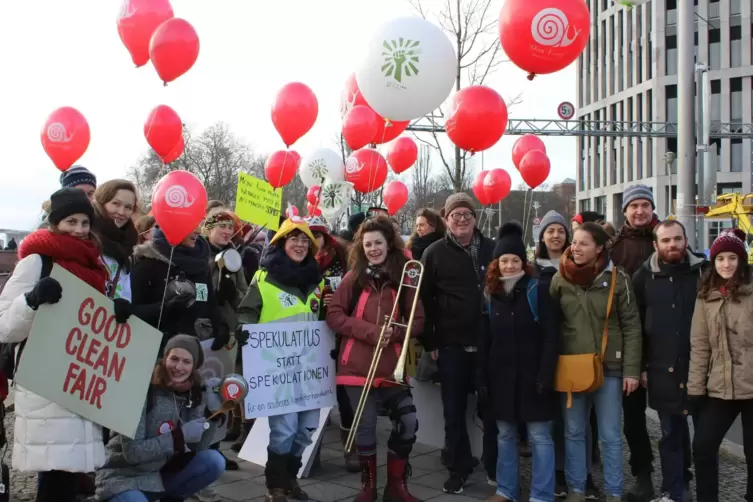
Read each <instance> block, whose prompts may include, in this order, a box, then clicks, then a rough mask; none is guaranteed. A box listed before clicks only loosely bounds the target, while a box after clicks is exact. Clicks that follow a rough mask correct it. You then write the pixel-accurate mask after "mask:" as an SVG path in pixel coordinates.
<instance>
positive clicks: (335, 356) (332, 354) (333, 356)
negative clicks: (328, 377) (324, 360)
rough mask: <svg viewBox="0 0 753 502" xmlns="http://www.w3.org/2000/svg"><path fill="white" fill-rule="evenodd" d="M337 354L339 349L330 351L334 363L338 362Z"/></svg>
mask: <svg viewBox="0 0 753 502" xmlns="http://www.w3.org/2000/svg"><path fill="white" fill-rule="evenodd" d="M337 352H338V351H337V349H332V350H330V351H329V357H331V358H332V360H333V361H337Z"/></svg>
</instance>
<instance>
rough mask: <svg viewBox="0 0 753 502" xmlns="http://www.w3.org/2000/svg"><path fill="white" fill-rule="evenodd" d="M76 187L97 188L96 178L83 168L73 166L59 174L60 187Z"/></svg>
mask: <svg viewBox="0 0 753 502" xmlns="http://www.w3.org/2000/svg"><path fill="white" fill-rule="evenodd" d="M78 185H91V186H93V187H94V188H97V177H96V176H94V174H92V172H91V171H89V170H88V169H87V168H85V167H84V166H73V167H71V168H70V169H68V170H67V171H64V172H63V173H61V174H60V186H61V187H63V188H71V187H75V186H78Z"/></svg>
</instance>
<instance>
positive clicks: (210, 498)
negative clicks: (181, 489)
mask: <svg viewBox="0 0 753 502" xmlns="http://www.w3.org/2000/svg"><path fill="white" fill-rule="evenodd" d="M191 499H193V500H198V501H199V502H222V499H221V498H220V496H219V495H217V492H215V491H214V490H213V489H212V488H210V487H208V486H207V487H206V488H204V489H203V490H201V491H200V492H199V493H197V494H196V495H194V496H192V497H191Z"/></svg>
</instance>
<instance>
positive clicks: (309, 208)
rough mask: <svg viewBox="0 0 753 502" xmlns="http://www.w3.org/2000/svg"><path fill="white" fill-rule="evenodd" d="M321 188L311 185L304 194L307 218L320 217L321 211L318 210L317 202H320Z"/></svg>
mask: <svg viewBox="0 0 753 502" xmlns="http://www.w3.org/2000/svg"><path fill="white" fill-rule="evenodd" d="M321 195H322V187H320V186H319V185H313V186H312V187H310V188H309V189H308V192H306V200H307V201H308V202H307V203H306V212H307V213H308V214H309V216H321V214H322V210H321V209H319V201H320V200H321Z"/></svg>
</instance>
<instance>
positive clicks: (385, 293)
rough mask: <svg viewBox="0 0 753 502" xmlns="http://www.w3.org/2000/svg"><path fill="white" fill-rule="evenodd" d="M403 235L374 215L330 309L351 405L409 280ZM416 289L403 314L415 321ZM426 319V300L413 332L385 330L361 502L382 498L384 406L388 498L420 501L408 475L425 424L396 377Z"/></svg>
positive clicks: (367, 430) (362, 438)
mask: <svg viewBox="0 0 753 502" xmlns="http://www.w3.org/2000/svg"><path fill="white" fill-rule="evenodd" d="M402 244H403V241H402V239H401V238H400V236H399V235H397V233H396V232H395V229H394V228H393V226H392V223H391V222H390V221H389V220H388V219H387V218H386V217H384V216H378V217H376V218H373V219H368V220H366V221H365V222H364V223H363V224H362V225H361V228H360V229H359V230H358V232H357V233H356V236H355V241H354V243H353V248H352V249H351V256H350V271H349V272H348V273H347V274H345V277H344V278H343V280H342V283H341V284H340V287H339V288H338V289H337V291H335V296H334V298H333V299H332V303H330V305H329V307H328V310H327V324H329V327H330V328H332V330H333V331H334V332H336V333H338V334H339V335H340V336H342V337H343V343H342V344H341V347H340V353H339V356H338V357H339V361H338V368H337V383H338V385H346V386H347V392H348V397H349V398H350V402H351V403H358V401H359V399H360V398H361V393H362V392H363V390H364V389H363V385H364V383H365V377H366V374H367V373H368V371H369V366H370V364H371V360H372V356H373V354H374V350H375V349H376V346H377V343H379V335H380V333H381V331H382V325H383V324H384V317H385V315H389V313H390V312H391V311H392V307H393V305H394V304H395V301H396V292H397V288H398V287H399V285H400V282H401V281H402V279H403V277H402V276H403V274H402V271H403V267H404V266H405V263H406V261H407V258H406V257H405V255H404V254H403V247H402ZM414 291H415V290H414V289H412V288H404V289H403V292H404V296H403V298H401V299H400V303H401V305H400V308H399V309H398V312H399V314H398V316H397V317H398V318H403V320H399V319H396V320H399V322H401V323H403V324H404V323H406V322H407V317H408V315H410V308H411V305H412V304H413V295H414ZM423 325H424V312H423V308H422V307H421V304H420V303H419V304H418V305H417V308H416V313H415V318H414V321H413V328H412V332H411V333H405V330H404V329H403V328H400V327H398V326H395V327H390V328H388V329H387V330H385V338H384V340H383V345H384V351H383V352H382V357H381V359H380V360H379V365H378V367H377V370H376V375H375V378H374V383H373V385H374V388H373V389H371V391H370V392H369V397H368V400H367V402H366V407H365V409H364V411H363V415H362V416H361V422H360V424H359V425H358V431H357V435H356V447H357V449H358V458H359V461H360V464H361V480H362V487H361V493H360V494H359V495H358V496H357V497H356V499H355V500H356V501H357V502H371V501H374V500H376V497H377V480H376V423H377V413H378V411H379V410H380V409H381V408H386V409H387V410H388V411H389V416H390V418H391V420H392V424H393V430H392V435H391V436H390V439H389V441H388V442H387V448H388V449H389V451H388V455H387V487H386V488H385V490H384V500H385V501H387V502H398V501H399V502H417V501H418V499H417V498H415V497H414V496H412V495H411V494H410V493H409V492H408V487H407V486H406V476H407V469H408V456H409V454H410V451H411V449H412V448H413V443H415V442H416V431H417V430H418V422H417V420H416V407H415V406H414V405H413V396H412V395H411V392H410V390H409V389H408V388H405V387H402V386H399V385H395V384H391V383H390V379H391V378H392V373H393V371H394V370H395V366H396V364H397V360H398V355H399V354H400V348H401V346H402V343H403V340H404V339H405V337H406V336H416V335H417V334H418V333H420V332H421V330H422V329H423Z"/></svg>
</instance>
